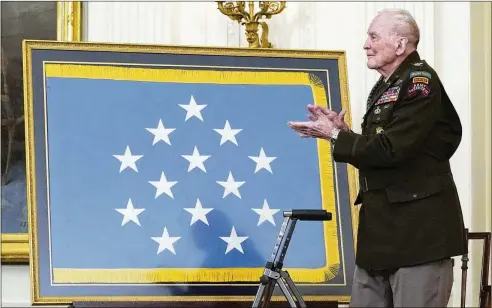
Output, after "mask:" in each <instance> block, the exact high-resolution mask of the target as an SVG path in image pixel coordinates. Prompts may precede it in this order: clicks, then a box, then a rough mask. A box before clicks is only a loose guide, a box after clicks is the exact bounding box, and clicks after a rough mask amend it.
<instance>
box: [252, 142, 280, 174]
mask: <svg viewBox="0 0 492 308" xmlns="http://www.w3.org/2000/svg"><path fill="white" fill-rule="evenodd" d="M248 157H249V158H251V159H252V160H253V161H254V162H255V163H256V169H255V173H256V172H258V171H259V170H261V169H266V170H268V171H270V173H273V172H272V167H271V166H270V163H271V162H272V161H274V160H275V159H277V157H274V156H270V157H268V156H266V154H265V151H264V150H263V147H262V148H261V149H260V155H258V156H248Z"/></svg>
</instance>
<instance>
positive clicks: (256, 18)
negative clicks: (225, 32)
mask: <svg viewBox="0 0 492 308" xmlns="http://www.w3.org/2000/svg"><path fill="white" fill-rule="evenodd" d="M217 4H218V9H219V11H220V12H221V13H222V14H224V15H226V16H228V17H229V18H230V19H232V20H234V21H237V22H238V23H239V24H241V25H244V26H245V27H246V33H245V34H246V40H247V41H248V43H249V47H250V48H272V47H273V45H272V43H270V42H269V41H268V25H267V23H266V22H264V21H260V19H262V18H266V19H270V18H272V16H273V15H277V14H280V13H281V12H282V11H283V10H284V9H285V1H272V2H271V1H260V2H259V3H258V7H259V9H260V10H259V12H257V13H255V3H254V1H248V10H246V1H235V2H234V1H230V2H225V1H217ZM258 26H261V32H262V33H261V40H260V37H259V35H258Z"/></svg>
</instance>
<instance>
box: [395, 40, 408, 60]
mask: <svg viewBox="0 0 492 308" xmlns="http://www.w3.org/2000/svg"><path fill="white" fill-rule="evenodd" d="M407 44H408V39H407V38H406V37H399V38H398V39H397V40H396V54H397V55H398V56H401V55H402V54H403V53H404V52H405V50H406V49H407Z"/></svg>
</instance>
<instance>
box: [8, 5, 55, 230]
mask: <svg viewBox="0 0 492 308" xmlns="http://www.w3.org/2000/svg"><path fill="white" fill-rule="evenodd" d="M56 14H57V11H56V2H55V1H49V2H44V1H43V2H35V1H32V2H29V1H26V2H24V1H7V2H4V1H2V2H1V34H2V38H1V57H2V76H1V91H2V92H1V93H2V105H1V106H2V110H1V115H2V117H1V120H2V121H1V123H2V126H1V138H2V140H1V151H2V152H1V157H2V159H1V173H2V182H1V185H2V233H5V232H8V233H26V232H27V219H26V218H27V216H26V215H27V213H26V211H27V207H26V202H25V200H26V196H25V194H26V193H25V191H26V186H25V183H26V181H25V178H26V175H25V172H26V168H25V137H24V121H23V115H24V96H23V92H24V91H23V71H22V40H24V39H42V40H56V38H57V31H56V26H57V25H56V23H57V16H56Z"/></svg>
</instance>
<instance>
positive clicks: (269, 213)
mask: <svg viewBox="0 0 492 308" xmlns="http://www.w3.org/2000/svg"><path fill="white" fill-rule="evenodd" d="M252 210H253V211H255V212H256V213H257V214H258V215H260V217H259V218H258V224H257V226H259V225H261V224H262V223H264V222H265V221H267V220H268V221H269V222H270V223H271V224H272V225H274V226H275V219H274V218H273V215H275V214H276V213H277V212H278V211H280V209H270V207H269V206H268V202H267V200H266V199H265V200H264V201H263V208H261V209H252Z"/></svg>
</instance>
